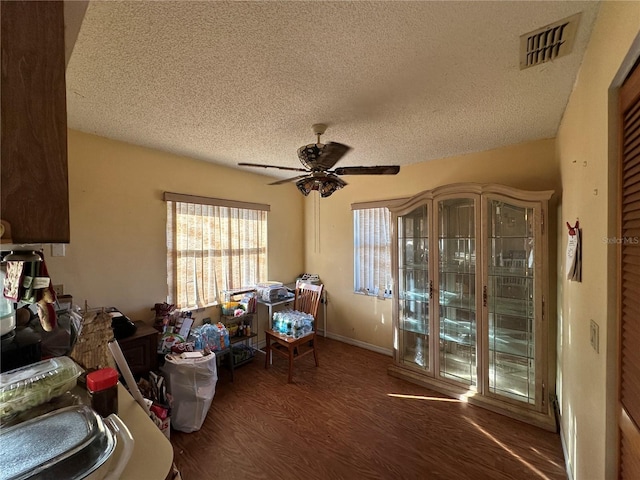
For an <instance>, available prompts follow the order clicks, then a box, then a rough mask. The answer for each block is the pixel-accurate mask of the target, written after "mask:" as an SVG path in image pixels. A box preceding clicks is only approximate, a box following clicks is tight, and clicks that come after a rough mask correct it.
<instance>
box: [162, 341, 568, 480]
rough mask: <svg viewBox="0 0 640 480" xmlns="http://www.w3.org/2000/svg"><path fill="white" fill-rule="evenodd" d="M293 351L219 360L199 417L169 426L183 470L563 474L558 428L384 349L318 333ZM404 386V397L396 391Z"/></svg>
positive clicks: (269, 474)
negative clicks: (406, 376) (446, 385)
mask: <svg viewBox="0 0 640 480" xmlns="http://www.w3.org/2000/svg"><path fill="white" fill-rule="evenodd" d="M318 344H319V345H318V348H319V360H320V367H318V368H316V367H315V366H314V363H313V356H307V357H305V358H303V359H300V361H298V362H296V365H295V371H294V383H292V384H287V383H286V378H287V368H286V364H287V361H286V359H284V358H281V357H278V356H274V359H273V365H272V366H271V367H270V368H269V369H268V370H265V369H264V355H262V354H260V353H258V354H257V355H256V358H255V360H254V361H253V362H251V363H249V364H247V365H245V366H242V367H240V368H238V369H237V370H236V371H235V378H234V382H233V383H232V382H231V381H230V375H229V372H228V371H227V370H226V369H224V368H221V369H220V370H219V372H218V375H219V380H218V383H217V386H216V394H215V397H214V399H213V403H212V405H211V409H210V410H209V413H208V415H207V418H206V420H205V422H204V424H203V426H202V428H201V429H200V430H199V431H197V432H193V433H182V432H177V431H175V430H174V431H172V432H171V443H172V444H173V448H174V452H175V456H174V458H175V462H176V465H177V466H178V468H179V470H180V472H181V474H182V478H183V479H184V480H196V479H218V480H220V479H224V480H229V479H304V480H312V479H323V480H324V479H401V480H409V479H421V480H422V479H474V480H478V479H492V480H493V479H566V474H565V470H564V460H563V457H562V448H561V445H560V437H559V436H558V435H557V434H554V433H551V432H547V431H544V430H541V429H538V428H536V427H533V426H530V425H527V424H524V423H522V422H519V421H517V420H512V419H510V418H507V417H504V416H502V415H498V414H496V413H493V412H489V411H487V410H484V409H481V408H479V407H474V406H472V405H468V404H465V403H459V402H457V401H453V400H452V399H449V398H447V397H444V396H442V395H440V394H437V393H434V392H432V391H430V390H427V389H425V388H422V387H419V386H416V385H413V384H410V383H407V382H405V381H403V380H399V379H396V378H393V377H390V376H389V375H387V371H386V368H387V366H388V365H389V364H390V363H391V361H392V360H391V358H390V357H387V356H384V355H380V354H377V353H374V352H371V351H369V350H364V349H362V348H358V347H353V346H350V345H346V344H344V343H341V342H337V341H334V340H328V339H324V338H320V339H319V340H318ZM404 396H406V397H404Z"/></svg>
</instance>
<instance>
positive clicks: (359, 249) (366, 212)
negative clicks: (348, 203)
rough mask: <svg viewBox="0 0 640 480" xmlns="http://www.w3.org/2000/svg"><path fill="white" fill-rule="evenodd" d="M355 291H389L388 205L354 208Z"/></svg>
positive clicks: (376, 292)
mask: <svg viewBox="0 0 640 480" xmlns="http://www.w3.org/2000/svg"><path fill="white" fill-rule="evenodd" d="M353 232H354V261H355V265H354V291H356V292H362V293H368V294H378V290H377V289H381V290H383V293H385V290H386V292H388V294H389V295H390V294H391V215H390V213H389V209H388V208H386V207H382V208H364V209H357V210H353Z"/></svg>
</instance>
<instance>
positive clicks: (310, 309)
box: [293, 281, 324, 320]
mask: <svg viewBox="0 0 640 480" xmlns="http://www.w3.org/2000/svg"><path fill="white" fill-rule="evenodd" d="M323 287H324V285H312V284H310V283H302V282H300V281H297V282H296V295H295V298H294V300H293V309H294V310H297V311H299V312H305V313H309V314H311V315H313V318H314V319H315V320H317V315H318V305H320V297H321V296H322V288H323Z"/></svg>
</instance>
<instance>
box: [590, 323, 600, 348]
mask: <svg viewBox="0 0 640 480" xmlns="http://www.w3.org/2000/svg"><path fill="white" fill-rule="evenodd" d="M589 339H590V342H591V346H592V347H593V349H594V350H595V351H596V352H599V351H600V350H599V349H600V327H599V326H598V324H597V323H596V322H594V321H593V320H591V324H590V327H589Z"/></svg>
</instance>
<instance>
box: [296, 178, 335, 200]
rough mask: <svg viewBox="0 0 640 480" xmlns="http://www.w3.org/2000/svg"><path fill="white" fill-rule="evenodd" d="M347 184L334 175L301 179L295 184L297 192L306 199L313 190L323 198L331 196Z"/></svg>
mask: <svg viewBox="0 0 640 480" xmlns="http://www.w3.org/2000/svg"><path fill="white" fill-rule="evenodd" d="M346 184H347V182H345V181H344V180H342V179H340V178H338V177H336V176H334V175H323V176H316V177H311V178H303V179H302V180H298V181H297V182H296V187H298V190H300V192H301V193H302V194H303V195H304V196H305V197H306V196H307V195H309V193H311V192H312V191H313V190H318V192H320V196H321V197H323V198H326V197H329V196H331V194H332V193H333V192H335V191H336V190H340V189H341V188H342V187H344V186H345V185H346Z"/></svg>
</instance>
